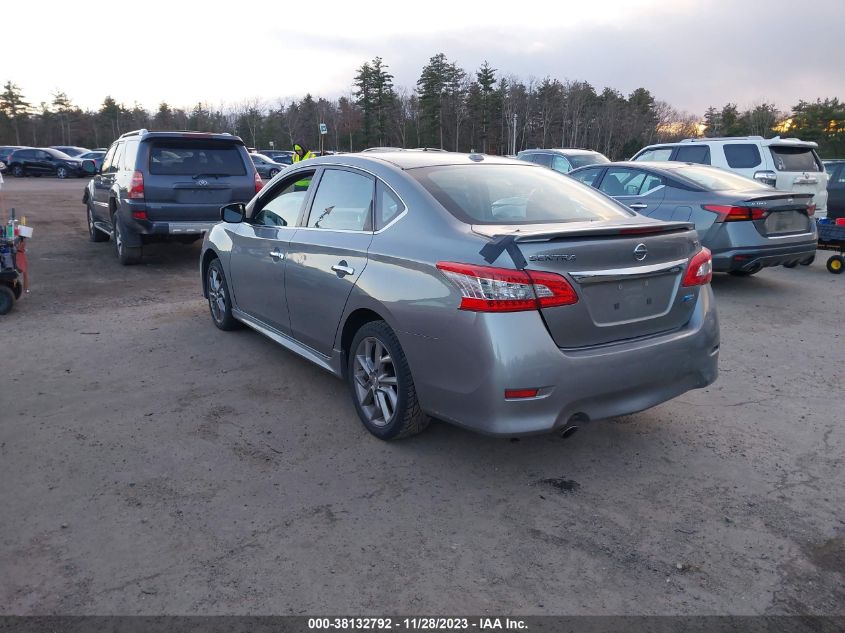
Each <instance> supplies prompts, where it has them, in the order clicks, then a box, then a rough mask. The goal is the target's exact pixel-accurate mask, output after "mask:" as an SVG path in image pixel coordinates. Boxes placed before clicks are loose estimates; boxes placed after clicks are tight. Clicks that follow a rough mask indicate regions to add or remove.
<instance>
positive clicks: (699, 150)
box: [674, 145, 710, 165]
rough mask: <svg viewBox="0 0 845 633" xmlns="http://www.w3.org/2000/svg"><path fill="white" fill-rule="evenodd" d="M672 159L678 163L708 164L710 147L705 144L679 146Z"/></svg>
mask: <svg viewBox="0 0 845 633" xmlns="http://www.w3.org/2000/svg"><path fill="white" fill-rule="evenodd" d="M674 160H676V161H678V162H680V163H698V164H699V165H709V164H710V148H709V147H707V146H706V145H691V146H689V147H679V148H678V153H677V154H676V155H675V159H674Z"/></svg>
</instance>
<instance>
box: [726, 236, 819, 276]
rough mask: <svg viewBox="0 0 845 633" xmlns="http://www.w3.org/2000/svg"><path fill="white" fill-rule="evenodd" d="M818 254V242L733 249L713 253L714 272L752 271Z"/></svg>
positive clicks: (803, 259) (805, 258)
mask: <svg viewBox="0 0 845 633" xmlns="http://www.w3.org/2000/svg"><path fill="white" fill-rule="evenodd" d="M815 254H816V241H815V240H813V241H811V242H804V243H799V244H788V245H786V244H785V245H782V246H767V247H765V248H760V247H759V246H753V247H749V248H732V249H730V250H725V251H720V252H718V253H713V270H715V271H717V272H730V271H751V270H756V269H759V268H765V267H767V266H782V265H783V264H789V263H792V262H796V263H797V262H801V261H805V260H807V259H809V258H810V257H812V256H813V255H815Z"/></svg>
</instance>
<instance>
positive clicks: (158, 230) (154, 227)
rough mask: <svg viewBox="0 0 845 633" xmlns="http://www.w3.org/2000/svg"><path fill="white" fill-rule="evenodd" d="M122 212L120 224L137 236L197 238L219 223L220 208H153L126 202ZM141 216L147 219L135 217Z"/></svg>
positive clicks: (157, 206) (168, 206) (217, 206)
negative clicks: (187, 236) (191, 236)
mask: <svg viewBox="0 0 845 633" xmlns="http://www.w3.org/2000/svg"><path fill="white" fill-rule="evenodd" d="M123 204H124V205H126V208H125V209H122V211H123V213H122V216H123V219H124V222H125V223H126V225H127V226H128V227H130V228H131V229H132V230H133V231H134V232H135V233H139V234H141V235H201V234H202V233H205V232H206V231H208V230H210V229H211V227H212V226H214V225H215V224H217V222H219V221H220V207H221V206H222V205H218V204H213V205H202V206H193V205H191V206H189V205H180V206H176V205H167V206H161V205H155V204H151V203H147V202H137V201H133V200H126V201H124V203H123ZM137 213H143V214H144V215H145V216H146V217H147V219H139V218H137V217H135V214H137Z"/></svg>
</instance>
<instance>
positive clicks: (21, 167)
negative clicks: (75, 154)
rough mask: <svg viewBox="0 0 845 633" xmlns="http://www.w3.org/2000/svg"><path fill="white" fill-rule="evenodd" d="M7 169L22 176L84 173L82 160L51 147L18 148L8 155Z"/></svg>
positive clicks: (61, 175)
mask: <svg viewBox="0 0 845 633" xmlns="http://www.w3.org/2000/svg"><path fill="white" fill-rule="evenodd" d="M8 171H9V172H10V173H11V174H12V175H13V176H17V177H18V178H21V177H23V176H36V177H37V176H45V175H46V176H56V177H58V178H71V177H73V178H81V177H82V176H84V175H85V172H84V171H83V170H82V161H81V160H79V159H78V158H71V157H70V156H68V155H67V154H65V153H64V152H60V151H59V150H57V149H53V148H52V147H41V148H37V147H28V148H25V149H18V150H15V151H14V152H12V154H11V156H9V163H8Z"/></svg>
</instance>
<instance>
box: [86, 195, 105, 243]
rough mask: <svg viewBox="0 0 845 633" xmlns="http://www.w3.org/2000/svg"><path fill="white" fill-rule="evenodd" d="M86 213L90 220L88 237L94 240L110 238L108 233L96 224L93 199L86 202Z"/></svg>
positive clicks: (103, 240) (99, 240) (100, 240)
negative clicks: (92, 205)
mask: <svg viewBox="0 0 845 633" xmlns="http://www.w3.org/2000/svg"><path fill="white" fill-rule="evenodd" d="M85 215H86V219H87V221H88V239H89V240H91V241H92V242H105V241H107V240H108V239H109V235H108V233H103V232H102V231H101V230H100V229H98V228H97V227H96V226H94V209H93V208H92V207H91V201H90V200H89V201H88V202H86V203H85Z"/></svg>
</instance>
